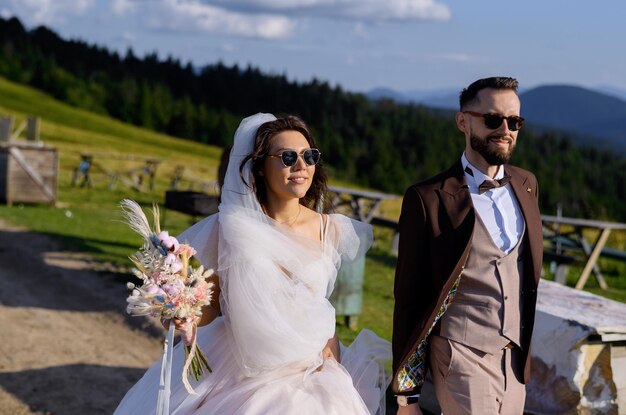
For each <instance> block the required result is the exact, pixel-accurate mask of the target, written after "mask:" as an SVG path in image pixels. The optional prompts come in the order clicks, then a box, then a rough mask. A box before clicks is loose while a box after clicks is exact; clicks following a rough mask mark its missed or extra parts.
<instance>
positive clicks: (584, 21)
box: [0, 0, 626, 91]
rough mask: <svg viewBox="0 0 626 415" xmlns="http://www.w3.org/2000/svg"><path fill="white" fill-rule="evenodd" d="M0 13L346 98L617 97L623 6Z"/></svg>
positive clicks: (35, 1) (258, 5) (347, 3)
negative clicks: (503, 83)
mask: <svg viewBox="0 0 626 415" xmlns="http://www.w3.org/2000/svg"><path fill="white" fill-rule="evenodd" d="M0 15H2V16H3V17H5V18H6V17H9V16H17V17H19V18H20V19H21V20H22V22H23V23H24V24H25V25H26V26H27V27H28V28H32V27H34V26H36V25H39V24H45V25H47V26H49V27H51V28H52V29H53V30H55V31H56V32H58V33H59V34H60V35H61V36H63V37H66V38H79V39H82V40H85V41H88V42H90V43H98V44H100V45H103V46H107V47H109V48H111V49H115V50H118V51H121V52H123V53H124V52H125V51H126V50H127V48H128V47H132V48H133V50H134V52H135V53H136V54H137V55H140V56H142V55H143V54H145V53H148V52H154V51H156V52H157V53H158V54H159V56H161V57H166V56H168V55H171V56H174V57H176V58H179V59H181V60H182V61H183V62H187V61H191V62H192V63H193V64H194V65H196V66H202V65H205V64H210V63H215V62H217V61H222V62H223V63H225V64H229V65H230V64H234V63H237V64H239V65H243V66H246V65H248V64H251V65H253V66H255V67H258V68H260V69H261V70H263V71H265V72H269V73H275V74H285V75H287V76H288V77H289V79H292V80H298V81H308V80H310V79H312V78H313V77H316V78H318V79H320V80H324V81H328V82H329V83H330V84H332V85H341V86H342V87H343V88H344V89H346V90H350V91H367V90H370V89H372V88H375V87H387V88H393V89H396V90H399V91H409V90H431V89H433V90H434V89H450V88H460V87H463V86H465V85H467V84H469V83H470V82H471V81H473V80H475V79H477V78H480V77H484V76H490V75H509V76H514V77H516V78H518V79H519V81H520V84H521V86H522V87H525V88H529V87H533V86H537V85H545V84H555V83H559V84H562V83H566V84H576V85H581V86H588V87H596V86H600V85H609V86H612V87H615V88H619V89H626V53H625V49H626V48H625V46H624V41H625V40H626V24H624V21H626V2H624V1H623V0H605V1H602V2H590V1H578V2H574V1H571V0H569V1H568V0H521V1H517V2H511V1H502V0H501V1H496V0H475V1H472V0H108V1H107V0H0Z"/></svg>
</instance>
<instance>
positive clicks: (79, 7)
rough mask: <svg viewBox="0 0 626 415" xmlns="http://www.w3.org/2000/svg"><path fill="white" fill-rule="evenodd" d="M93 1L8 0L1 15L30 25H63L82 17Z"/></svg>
mask: <svg viewBox="0 0 626 415" xmlns="http://www.w3.org/2000/svg"><path fill="white" fill-rule="evenodd" d="M94 1H95V0H8V2H7V3H8V4H6V5H5V7H4V8H3V13H5V12H6V13H7V14H11V15H13V16H19V18H20V19H22V20H23V21H25V22H26V23H28V24H32V25H40V24H45V25H51V24H55V23H64V22H65V21H66V20H67V19H68V18H72V17H76V16H82V15H84V14H85V13H86V12H87V11H88V10H89V9H90V8H91V7H92V6H93V5H94Z"/></svg>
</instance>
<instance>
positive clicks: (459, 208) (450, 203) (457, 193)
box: [439, 160, 474, 229]
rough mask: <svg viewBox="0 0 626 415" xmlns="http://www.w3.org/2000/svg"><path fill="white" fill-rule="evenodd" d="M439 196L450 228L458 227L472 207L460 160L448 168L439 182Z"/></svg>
mask: <svg viewBox="0 0 626 415" xmlns="http://www.w3.org/2000/svg"><path fill="white" fill-rule="evenodd" d="M439 197H440V198H441V203H442V204H443V206H444V208H445V211H446V213H447V214H448V218H449V220H450V224H451V225H452V228H453V229H456V228H458V227H459V226H460V225H461V224H462V223H463V222H464V220H465V218H466V217H467V215H468V214H469V213H470V211H471V210H473V209H474V205H473V204H472V197H471V196H470V192H469V189H468V186H467V180H466V179H465V173H463V165H462V164H461V160H459V161H457V162H456V163H455V164H454V165H453V166H452V167H451V168H450V169H449V170H448V172H447V177H445V178H444V179H443V181H442V183H441V189H440V190H439Z"/></svg>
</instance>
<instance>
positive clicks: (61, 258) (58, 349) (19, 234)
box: [0, 221, 163, 415]
mask: <svg viewBox="0 0 626 415" xmlns="http://www.w3.org/2000/svg"><path fill="white" fill-rule="evenodd" d="M60 247H61V243H60V241H58V240H55V239H54V238H52V237H50V236H47V235H40V234H36V233H32V232H28V231H24V230H20V229H16V228H14V227H11V226H8V225H7V224H6V223H4V222H2V221H0V414H7V415H8V414H11V415H14V414H15V415H23V414H54V415H63V414H68V415H69V414H72V415H74V414H111V413H112V412H113V410H114V409H115V407H116V406H117V403H118V402H119V401H120V400H121V398H122V397H123V396H124V393H125V392H126V390H128V389H129V388H130V386H132V385H133V384H134V383H135V382H136V381H137V379H139V378H140V377H141V375H142V374H143V372H144V371H145V369H146V368H147V367H148V366H149V365H150V364H151V363H152V362H154V360H155V359H157V358H158V357H159V356H160V355H161V350H162V345H161V342H162V337H161V335H162V334H163V332H162V331H161V329H160V327H155V325H154V322H152V321H146V320H145V319H141V318H130V317H128V316H126V315H125V312H124V308H125V298H126V295H127V294H128V292H127V290H126V287H125V284H124V282H123V281H122V279H121V278H120V277H119V274H116V273H114V272H111V271H110V270H103V269H102V265H99V264H98V263H95V262H93V261H90V260H89V258H87V257H84V256H81V255H78V254H71V253H64V252H61V250H60Z"/></svg>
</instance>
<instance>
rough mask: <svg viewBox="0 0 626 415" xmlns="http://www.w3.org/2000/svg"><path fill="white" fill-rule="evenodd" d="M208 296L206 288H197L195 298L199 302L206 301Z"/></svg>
mask: <svg viewBox="0 0 626 415" xmlns="http://www.w3.org/2000/svg"><path fill="white" fill-rule="evenodd" d="M206 295H207V290H206V289H205V288H204V287H195V289H194V292H193V296H194V298H195V299H196V300H197V301H199V300H204V298H205V297H206Z"/></svg>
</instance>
